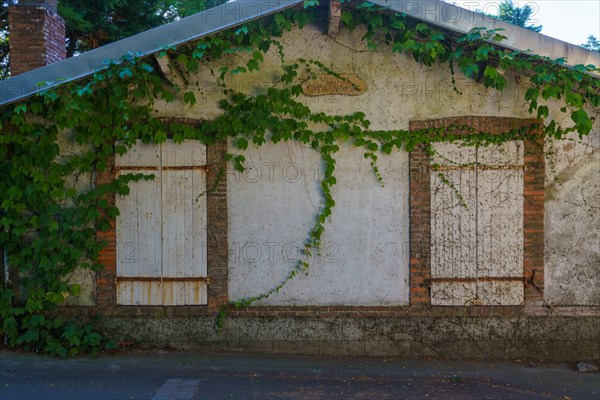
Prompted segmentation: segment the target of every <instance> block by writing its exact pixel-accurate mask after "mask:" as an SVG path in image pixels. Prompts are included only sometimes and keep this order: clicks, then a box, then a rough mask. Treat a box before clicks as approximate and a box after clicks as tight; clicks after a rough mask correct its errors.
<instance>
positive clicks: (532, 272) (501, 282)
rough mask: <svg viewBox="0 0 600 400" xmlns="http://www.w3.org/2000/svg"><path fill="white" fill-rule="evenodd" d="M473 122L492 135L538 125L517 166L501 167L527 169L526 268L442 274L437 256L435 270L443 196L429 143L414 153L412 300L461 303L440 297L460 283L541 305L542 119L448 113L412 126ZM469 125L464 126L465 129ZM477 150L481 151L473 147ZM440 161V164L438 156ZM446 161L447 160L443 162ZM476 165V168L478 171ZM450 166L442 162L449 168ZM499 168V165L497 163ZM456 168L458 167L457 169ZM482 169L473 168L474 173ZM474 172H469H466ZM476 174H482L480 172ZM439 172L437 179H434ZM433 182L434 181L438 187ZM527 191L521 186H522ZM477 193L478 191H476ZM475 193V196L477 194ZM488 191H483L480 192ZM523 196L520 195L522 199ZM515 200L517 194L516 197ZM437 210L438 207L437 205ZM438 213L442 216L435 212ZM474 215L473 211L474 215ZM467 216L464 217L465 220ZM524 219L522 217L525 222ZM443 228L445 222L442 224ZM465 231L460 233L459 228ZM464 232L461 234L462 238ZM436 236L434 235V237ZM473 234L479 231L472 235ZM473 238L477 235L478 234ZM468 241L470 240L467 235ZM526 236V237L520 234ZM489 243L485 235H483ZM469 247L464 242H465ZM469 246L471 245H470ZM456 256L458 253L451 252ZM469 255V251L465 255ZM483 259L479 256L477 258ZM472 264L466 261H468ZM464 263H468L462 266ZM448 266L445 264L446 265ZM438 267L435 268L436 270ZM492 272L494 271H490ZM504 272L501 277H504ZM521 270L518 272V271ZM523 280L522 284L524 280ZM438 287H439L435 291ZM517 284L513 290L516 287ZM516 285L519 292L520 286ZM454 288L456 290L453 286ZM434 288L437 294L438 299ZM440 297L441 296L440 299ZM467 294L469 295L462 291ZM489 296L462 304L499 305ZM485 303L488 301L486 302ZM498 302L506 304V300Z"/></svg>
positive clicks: (461, 286)
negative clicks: (434, 226) (434, 227)
mask: <svg viewBox="0 0 600 400" xmlns="http://www.w3.org/2000/svg"><path fill="white" fill-rule="evenodd" d="M456 127H468V128H473V129H475V130H478V131H485V132H488V133H492V134H501V133H503V132H506V131H508V130H511V129H518V128H522V127H535V128H534V129H533V131H532V133H534V134H535V137H536V139H534V140H526V141H524V142H523V144H522V147H523V150H522V153H521V156H520V159H519V160H520V161H519V162H518V163H516V162H515V163H512V164H513V165H505V166H503V167H498V168H497V169H499V170H501V169H503V170H507V169H521V170H522V178H521V172H519V180H521V181H522V183H521V184H522V199H523V200H522V205H523V206H522V230H521V228H520V226H519V230H520V232H522V246H521V247H520V249H519V251H520V252H521V253H518V257H519V258H520V257H522V267H521V266H519V272H520V271H521V270H522V274H518V275H517V274H515V273H514V271H513V273H512V274H510V276H508V275H506V276H502V274H496V273H494V272H493V271H492V273H491V274H490V271H489V268H488V270H487V271H485V272H486V273H485V274H483V275H485V276H479V275H478V274H477V273H469V272H465V271H464V270H462V271H459V272H456V273H454V274H453V273H450V272H449V273H448V274H443V275H444V277H440V272H439V271H440V263H439V262H438V261H434V265H433V267H434V269H433V270H432V251H433V252H434V253H435V252H436V251H437V254H434V256H435V257H437V258H436V260H438V259H439V248H437V247H436V246H437V243H438V242H439V236H440V235H439V234H437V235H432V198H433V200H434V201H435V202H436V204H438V205H439V199H436V198H435V197H434V196H435V195H432V189H433V186H435V179H436V176H435V174H436V173H437V170H436V171H434V170H433V166H432V159H431V157H430V156H429V155H428V154H427V152H426V151H425V147H424V146H419V147H417V148H415V149H414V150H413V151H412V152H411V154H410V158H409V160H410V181H409V182H410V243H411V262H410V264H411V265H410V292H411V293H410V304H411V306H417V307H419V306H426V307H427V306H431V305H432V304H433V305H459V304H457V303H458V302H459V301H458V300H456V301H455V302H454V303H453V301H452V298H451V297H452V296H453V295H450V299H446V300H444V299H440V297H439V293H440V290H444V289H448V288H450V287H452V286H453V285H454V287H456V288H459V289H458V291H459V292H460V291H462V292H464V291H469V290H472V291H475V292H477V291H478V289H477V288H478V287H479V288H480V289H482V290H483V291H486V290H488V291H489V289H490V288H495V289H497V290H500V291H502V290H506V291H511V290H512V292H513V294H512V298H513V300H507V301H508V303H507V304H509V305H517V303H516V302H515V300H514V299H515V296H522V301H521V303H520V305H523V306H525V307H528V306H536V305H540V304H541V303H542V301H543V287H544V280H543V279H544V278H543V276H544V264H543V263H544V175H545V162H544V151H543V148H544V141H543V136H542V122H541V121H540V120H537V119H519V118H507V117H489V116H464V117H453V118H442V119H434V120H426V121H411V122H410V130H411V131H416V130H421V129H427V128H452V129H453V132H454V133H465V134H468V132H467V131H464V132H462V131H461V130H460V128H456ZM463 129H464V128H463ZM473 152H475V150H473ZM435 163H438V162H437V161H435ZM440 164H442V163H440ZM477 165H478V164H477V163H476V164H475V166H472V167H470V168H471V169H472V170H473V171H474V170H475V169H476V166H477ZM443 168H444V167H442V169H443ZM446 169H448V170H450V169H457V170H458V169H459V168H458V167H456V168H455V167H450V166H447V167H446ZM492 169H493V168H492ZM454 173H456V172H454ZM473 174H476V173H475V172H472V173H471V175H473ZM464 176H467V177H468V176H469V174H466V175H464V174H463V178H460V179H466V178H464ZM475 176H476V175H475ZM432 177H433V178H432ZM432 182H433V186H432ZM519 190H521V189H519ZM474 193H477V191H476V190H475V191H474ZM474 196H475V195H474ZM481 196H482V195H481V194H479V197H481ZM519 201H520V200H519ZM485 202H486V201H485V199H480V198H477V199H476V202H475V203H473V204H480V203H485ZM513 202H514V199H513ZM434 213H435V210H434ZM434 217H437V215H434ZM471 217H473V216H471ZM460 218H461V217H458V220H460ZM480 220H481V218H477V216H476V214H475V220H474V225H473V224H472V225H473V226H474V228H473V229H477V226H479V225H480ZM519 223H520V222H519ZM467 225H468V224H467ZM438 229H439V224H438ZM459 235H460V233H459ZM459 235H458V236H457V235H455V238H456V237H459ZM433 236H435V237H434V238H433V240H432V237H433ZM469 236H472V237H473V238H474V237H475V236H474V235H471V234H470V235H469ZM473 238H471V239H473ZM467 241H468V240H467ZM519 241H521V237H519ZM471 242H473V243H476V244H474V246H479V247H483V245H482V244H481V243H479V244H477V243H478V241H477V239H476V238H475V239H473V240H471ZM482 242H483V240H482ZM463 247H464V246H463ZM467 248H468V246H467ZM470 253H471V254H472V258H474V259H476V258H477V257H478V256H479V255H481V254H482V251H481V250H480V249H479V248H475V249H472V251H470ZM448 257H450V259H452V257H454V256H452V257H451V256H448ZM463 257H464V256H463ZM454 262H455V264H456V263H464V261H463V260H460V259H459V260H454ZM475 262H477V261H475ZM465 263H466V262H465ZM461 267H465V266H464V265H461ZM441 268H442V270H443V266H442V267H441ZM432 272H433V273H432ZM490 275H491V276H490ZM498 275H499V276H498ZM515 275H516V276H515ZM521 284H522V289H521V288H520V285H521ZM432 288H433V290H432ZM510 288H512V289H510ZM515 289H516V290H517V291H515ZM449 291H450V292H452V290H449ZM432 293H433V295H434V298H433V302H432ZM435 296H438V297H437V298H436V297H435ZM462 296H463V297H464V298H468V297H469V296H468V295H466V294H464V293H462ZM482 297H483V300H481V299H480V295H479V293H478V294H477V295H475V296H474V300H476V301H473V302H471V303H470V304H469V303H467V304H460V305H481V304H487V305H493V302H490V299H489V297H488V298H485V296H482ZM482 302H483V303H482ZM498 305H501V304H500V303H499V304H498Z"/></svg>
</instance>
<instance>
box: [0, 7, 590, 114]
mask: <svg viewBox="0 0 600 400" xmlns="http://www.w3.org/2000/svg"><path fill="white" fill-rule="evenodd" d="M371 2H372V3H374V4H377V5H381V6H383V7H387V8H390V9H391V10H393V11H397V12H403V13H405V14H407V15H408V16H410V17H413V18H416V19H418V20H421V21H423V22H426V23H428V24H431V25H435V26H438V27H440V28H444V29H448V30H451V31H455V32H459V33H466V32H468V31H470V30H471V29H472V28H475V27H488V28H490V29H498V28H502V29H504V31H503V34H504V35H505V36H508V39H506V40H504V41H503V42H502V43H499V44H500V45H501V46H503V47H506V48H510V49H513V50H520V51H525V52H530V53H535V54H538V55H541V56H547V57H550V58H553V59H555V58H560V57H565V58H567V60H568V61H569V64H570V65H576V64H584V65H588V64H593V65H596V66H599V65H600V53H596V52H592V51H589V50H586V49H584V48H582V47H580V46H576V45H573V44H570V43H566V42H563V41H561V40H558V39H554V38H551V37H548V36H545V35H542V34H539V33H536V32H533V31H530V30H527V29H524V28H520V27H518V26H515V25H511V24H507V23H505V22H502V21H498V20H495V19H492V18H490V17H487V16H485V15H483V14H480V13H476V12H473V11H469V10H466V9H463V8H460V7H457V6H455V5H453V4H450V3H446V2H444V1H440V0H417V1H415V0H371ZM302 3H303V0H281V1H256V0H237V1H232V2H229V3H225V4H223V5H221V6H218V7H215V8H212V9H210V10H206V11H204V12H201V13H198V14H195V15H192V16H189V17H187V18H183V19H181V20H179V21H175V22H172V23H170V24H167V25H163V26H160V27H158V28H154V29H150V30H148V31H145V32H142V33H140V34H137V35H134V36H131V37H128V38H126V39H123V40H120V41H118V42H114V43H111V44H108V45H105V46H102V47H100V48H98V49H95V50H92V51H89V52H86V53H83V54H80V55H78V56H77V57H73V58H69V59H66V60H63V61H61V62H59V63H56V64H52V65H48V66H46V67H43V68H39V69H36V70H33V71H30V72H27V73H24V74H22V75H18V76H16V77H14V78H11V79H7V80H5V81H1V82H0V105H2V104H8V103H11V102H14V101H17V100H20V99H22V98H25V97H28V96H31V95H33V94H35V93H37V92H40V91H41V90H43V89H47V88H49V87H52V86H56V85H59V84H61V83H64V82H70V81H74V80H77V79H80V78H83V77H86V76H88V75H91V74H93V73H94V72H96V71H98V70H101V69H103V68H104V67H105V62H106V61H107V60H118V59H120V58H121V57H122V56H123V55H125V54H127V53H129V52H135V53H138V54H141V55H150V54H153V53H156V52H158V51H161V50H162V49H163V48H164V47H167V46H176V45H180V44H182V43H186V42H191V41H194V40H196V39H199V38H201V37H203V36H207V35H210V34H212V33H216V32H219V31H222V30H225V29H228V28H231V27H234V26H237V25H241V24H243V23H244V22H246V21H250V20H253V19H257V18H261V17H264V16H267V15H270V14H273V13H275V12H278V11H281V10H284V9H286V8H290V7H294V6H297V5H300V4H302ZM40 82H46V83H44V84H42V85H39V83H40Z"/></svg>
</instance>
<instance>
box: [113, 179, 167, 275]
mask: <svg viewBox="0 0 600 400" xmlns="http://www.w3.org/2000/svg"><path fill="white" fill-rule="evenodd" d="M144 174H146V175H147V174H149V173H148V172H144ZM129 188H130V192H129V195H127V196H117V198H116V206H117V208H118V209H119V211H120V215H119V217H118V218H117V243H118V246H117V276H160V274H161V270H162V254H161V252H162V250H161V244H160V243H161V233H160V223H161V219H162V218H161V205H160V176H156V175H155V178H154V179H153V180H140V181H137V182H131V183H130V184H129Z"/></svg>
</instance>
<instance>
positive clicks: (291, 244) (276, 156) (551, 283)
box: [160, 27, 600, 305]
mask: <svg viewBox="0 0 600 400" xmlns="http://www.w3.org/2000/svg"><path fill="white" fill-rule="evenodd" d="M362 34H363V32H361V31H360V30H357V31H356V32H354V33H349V32H346V31H342V34H340V35H339V36H338V37H336V38H335V39H332V38H331V37H328V36H326V35H324V34H323V33H321V32H320V31H319V30H317V29H316V28H310V27H308V28H305V29H304V30H303V31H301V32H300V31H293V32H291V33H288V34H286V35H285V37H284V38H283V40H282V42H283V44H284V46H285V51H286V57H287V61H288V62H292V61H294V60H297V59H300V58H310V59H316V60H319V61H321V62H323V63H324V64H325V65H326V66H328V67H331V68H333V69H334V70H336V71H338V72H342V73H352V74H356V75H357V76H358V77H359V78H360V79H362V80H363V81H364V82H365V83H366V85H367V90H366V92H364V93H363V94H361V95H359V96H343V95H329V96H320V97H306V96H303V97H302V101H303V102H305V104H307V105H308V106H310V107H311V108H312V109H313V110H315V111H327V112H329V113H334V114H347V113H351V112H354V111H363V112H365V113H366V115H367V118H369V119H370V120H371V121H372V123H373V124H372V128H374V129H407V128H408V122H409V121H411V120H426V119H432V118H443V117H451V116H461V115H490V116H505V117H517V118H528V117H531V116H530V115H529V114H528V113H527V110H526V107H525V106H524V102H523V100H522V99H523V95H524V93H525V90H526V89H527V86H526V83H527V79H526V78H524V77H520V79H518V78H519V77H516V76H515V75H513V74H512V73H510V72H507V73H506V77H507V81H508V82H507V87H506V89H505V90H504V91H503V92H502V93H498V92H497V91H495V90H492V89H485V88H484V87H483V86H482V85H480V84H478V83H476V82H473V81H472V80H470V79H468V78H466V77H464V76H462V75H461V74H460V72H458V73H457V76H456V82H457V86H458V89H459V90H460V91H461V92H462V95H459V94H457V93H456V91H455V90H454V89H453V87H452V85H451V83H450V82H451V80H450V73H449V70H448V68H447V66H433V67H426V66H422V65H419V64H417V63H416V62H414V60H412V58H409V57H407V56H405V55H398V54H392V53H391V51H390V50H389V49H386V48H385V46H384V47H382V48H380V49H379V50H377V51H366V50H365V48H364V46H363V44H362V43H361V40H360V38H361V37H362ZM266 64H267V66H266V67H263V69H262V70H261V71H259V72H255V73H252V74H241V75H239V76H238V77H236V78H235V79H231V80H230V82H229V84H230V85H231V86H232V87H234V88H235V89H238V90H241V91H244V92H247V93H256V92H258V91H260V90H262V89H264V88H265V87H267V86H269V85H271V84H272V82H274V81H275V80H276V79H277V71H278V65H279V64H278V59H277V57H276V55H275V53H274V52H271V53H270V54H269V55H268V56H267V57H266ZM269 64H270V65H275V67H271V66H269ZM221 65H228V66H234V65H237V61H236V59H235V58H234V57H233V56H232V57H230V58H224V59H223V60H221V61H220V62H219V64H218V65H216V67H218V66H221ZM190 81H198V82H199V88H196V89H194V90H197V98H198V100H199V101H198V103H197V104H196V105H195V106H193V107H192V108H191V109H190V108H189V107H188V106H186V105H184V104H183V102H175V103H172V104H166V105H164V106H163V107H161V111H160V114H161V115H168V116H180V117H188V118H198V119H203V118H211V117H213V116H215V115H217V114H218V113H219V112H220V111H219V109H218V107H217V105H216V101H217V100H218V99H219V98H220V97H221V95H220V92H219V89H218V87H217V85H216V83H215V80H214V77H212V76H210V74H209V73H207V72H204V73H202V72H201V73H199V75H198V77H194V79H190ZM517 82H520V83H517ZM550 106H551V116H555V117H558V119H559V120H561V122H564V123H565V124H567V125H568V123H569V122H568V117H565V116H562V115H559V113H558V112H557V109H558V107H556V105H552V104H551V105H550ZM597 125H598V124H597ZM599 131H600V128H598V126H596V129H595V131H594V132H593V133H592V135H591V137H590V138H587V139H585V140H584V142H585V143H583V144H581V143H574V142H563V141H561V142H558V143H547V145H546V147H547V149H546V150H549V151H548V152H549V153H550V154H551V155H550V156H549V158H548V159H547V164H548V167H547V185H548V187H547V201H548V202H547V205H546V222H545V224H546V233H545V235H546V236H545V237H546V249H545V254H546V271H545V285H546V292H545V300H546V301H547V302H548V303H551V304H553V305H574V304H578V305H598V304H599V297H600V294H599V291H598V290H597V286H598V282H599V281H600V261H599V256H598V252H599V251H598V230H599V229H598V216H597V215H598V212H597V210H598V208H597V207H598V204H597V203H598V198H599V194H598V190H599V188H598V182H599V181H600V172H599V171H598V164H597V156H592V155H591V153H593V152H594V151H595V150H594V149H597V147H598V146H597V144H596V143H597V142H598V139H597V138H598V135H599ZM232 150H234V149H232ZM244 154H245V155H246V158H247V159H248V167H249V169H248V171H247V172H245V173H244V174H238V173H235V172H232V171H231V172H230V181H229V185H228V198H229V200H228V203H229V210H230V221H229V240H230V243H229V247H230V260H229V268H230V271H229V282H230V285H229V295H230V298H232V299H240V298H244V297H246V296H252V295H257V294H260V293H263V292H265V291H266V290H268V289H269V288H271V287H273V286H275V285H276V284H277V283H278V282H280V280H281V279H282V278H283V277H284V276H285V274H286V273H287V271H289V269H290V268H291V267H292V265H293V262H292V261H293V260H295V259H296V257H295V255H293V254H292V253H294V251H295V250H296V249H297V246H299V245H302V244H303V243H304V240H305V238H306V233H307V231H308V229H309V227H310V225H311V223H312V221H313V217H314V215H315V214H316V212H317V210H318V204H317V202H318V201H319V188H318V182H317V181H316V179H315V177H316V174H317V170H318V169H319V168H320V167H321V166H320V165H319V162H318V156H317V154H316V153H315V152H314V151H312V150H310V149H306V148H303V147H302V146H300V145H297V144H278V145H266V146H263V147H261V148H260V149H250V150H248V151H247V152H246V153H244ZM552 154H553V155H552ZM338 159H339V160H340V162H339V168H338V172H337V175H338V178H339V181H340V183H339V184H338V185H337V186H336V187H335V189H334V195H335V199H336V201H337V205H336V207H335V209H334V216H333V218H332V219H331V221H330V222H329V224H328V231H327V234H326V236H325V238H324V248H323V252H324V254H322V255H321V257H320V258H316V259H315V260H312V261H313V262H312V264H313V268H311V271H310V272H309V274H308V275H307V276H301V277H299V278H297V279H296V280H295V281H292V283H290V284H289V285H287V286H286V288H285V290H283V291H282V292H281V293H280V294H278V295H277V296H274V297H272V298H271V299H269V300H267V301H264V302H263V304H288V305H291V304H294V305H298V304H306V305H316V304H349V305H352V304H406V303H407V301H408V290H407V277H408V275H407V268H408V254H406V253H407V250H408V243H407V230H408V219H407V204H406V203H407V191H408V182H407V179H406V173H405V169H406V162H407V157H406V154H404V152H398V153H396V154H393V155H392V156H390V157H386V156H382V159H381V167H383V168H382V171H383V172H384V173H383V175H384V180H385V181H386V187H385V188H382V187H380V186H379V185H378V183H377V181H376V180H375V179H374V176H373V174H372V172H371V170H370V168H369V166H368V163H367V162H365V160H364V159H363V158H362V157H361V153H360V152H359V151H355V150H350V149H346V148H344V149H343V150H342V151H341V152H340V155H339V156H338ZM286 245H287V247H286ZM334 254H335V255H334ZM584 282H587V283H588V285H583V283H584ZM592 283H593V284H592Z"/></svg>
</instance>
